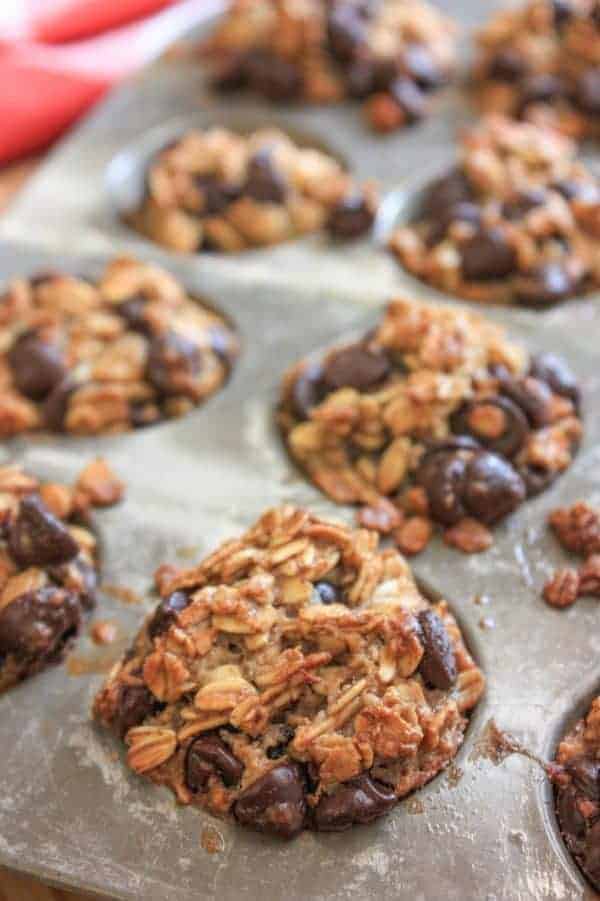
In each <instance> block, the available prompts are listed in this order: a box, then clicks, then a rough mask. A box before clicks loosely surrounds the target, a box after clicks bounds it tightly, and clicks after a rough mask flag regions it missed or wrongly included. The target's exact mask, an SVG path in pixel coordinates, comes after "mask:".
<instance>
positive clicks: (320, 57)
mask: <svg viewBox="0 0 600 901" xmlns="http://www.w3.org/2000/svg"><path fill="white" fill-rule="evenodd" d="M455 30H456V29H455V26H454V24H453V23H452V22H451V21H450V20H449V19H448V18H446V17H445V16H444V15H442V14H441V12H439V11H438V10H437V9H436V8H435V7H434V6H431V5H430V4H429V3H427V2H422V0H382V2H381V0H380V2H377V0H375V2H373V0H330V2H329V0H327V2H326V0H305V2H302V3H297V2H295V0H234V2H233V3H232V4H231V6H230V8H229V11H228V13H227V14H226V15H225V17H224V19H223V21H222V23H221V25H220V26H219V27H218V28H217V30H216V33H215V34H214V35H213V36H212V37H211V39H210V40H209V42H208V44H207V45H206V46H205V47H204V48H203V51H204V52H203V55H204V58H205V59H208V61H209V63H211V64H212V70H213V78H214V83H215V84H216V85H217V86H218V87H220V88H221V89H238V88H250V89H251V90H253V91H255V92H257V93H259V94H261V95H263V96H264V97H266V98H267V99H269V100H272V101H279V102H286V103H289V102H290V101H303V102H308V103H335V102H338V101H340V100H343V99H345V98H354V99H358V100H363V101H364V103H365V107H364V110H365V116H366V119H367V121H368V122H369V123H370V124H371V126H372V127H373V128H375V129H377V130H379V131H391V130H394V129H397V128H402V127H404V126H405V125H409V124H411V123H413V122H416V121H418V120H419V119H422V118H423V117H424V116H425V115H426V114H427V112H428V107H429V97H430V95H431V94H432V93H434V92H435V91H436V90H438V89H439V88H440V87H441V86H442V85H443V84H444V83H445V82H446V81H447V80H448V78H449V76H450V74H451V72H452V69H453V67H454V63H455Z"/></svg>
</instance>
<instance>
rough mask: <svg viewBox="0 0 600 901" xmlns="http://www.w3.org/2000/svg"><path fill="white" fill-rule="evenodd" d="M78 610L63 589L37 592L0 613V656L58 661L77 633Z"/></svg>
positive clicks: (52, 588)
mask: <svg viewBox="0 0 600 901" xmlns="http://www.w3.org/2000/svg"><path fill="white" fill-rule="evenodd" d="M80 622H81V607H80V605H79V602H78V600H77V597H76V595H74V594H72V593H71V592H69V591H65V590H64V589H62V588H55V587H51V588H38V589H37V591H28V592H26V593H25V594H22V595H21V596H20V597H18V598H15V600H13V601H11V602H10V604H7V605H6V606H5V607H4V608H3V609H2V610H1V611H0V653H3V654H14V655H15V656H16V657H19V658H21V659H31V660H32V661H36V662H39V663H40V664H41V663H42V662H48V661H49V660H52V659H57V658H58V657H59V656H60V655H61V653H62V652H63V651H64V649H65V647H66V646H67V644H68V642H69V640H70V639H71V638H72V637H74V636H75V635H76V633H77V631H78V630H79V625H80Z"/></svg>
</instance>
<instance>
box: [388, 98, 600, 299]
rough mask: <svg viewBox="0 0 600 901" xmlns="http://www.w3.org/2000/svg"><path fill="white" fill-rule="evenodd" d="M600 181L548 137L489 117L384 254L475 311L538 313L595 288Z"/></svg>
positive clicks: (598, 283) (563, 143)
mask: <svg viewBox="0 0 600 901" xmlns="http://www.w3.org/2000/svg"><path fill="white" fill-rule="evenodd" d="M599 241H600V182H599V181H598V179H597V178H596V177H595V176H594V175H593V174H592V173H591V172H590V171H588V170H587V169H586V167H585V166H584V165H583V164H582V163H580V162H578V161H577V160H576V158H575V146H574V145H573V144H572V143H571V141H570V140H569V139H568V138H565V137H563V136H562V135H560V134H558V133H557V132H555V131H552V130H550V129H547V128H544V127H542V126H537V125H533V124H531V123H525V122H516V121H514V120H510V119H506V118H504V117H502V116H489V117H488V118H486V119H483V120H482V121H481V122H480V123H479V124H478V125H477V126H475V127H474V128H472V129H470V130H469V131H467V132H466V133H465V134H464V136H463V138H462V142H461V148H460V160H459V164H458V166H457V167H456V168H455V169H452V170H451V171H450V172H449V173H448V174H446V175H445V176H443V177H442V178H440V179H439V180H437V181H435V182H434V183H433V184H431V185H430V186H429V187H428V189H427V190H426V192H425V195H424V198H423V200H422V203H421V204H420V209H419V210H417V212H416V216H415V220H414V221H413V222H412V223H409V224H408V225H407V226H402V227H400V228H397V229H396V230H395V231H394V232H393V234H392V236H391V238H390V242H389V246H390V249H391V251H392V252H393V253H394V254H395V256H396V257H397V258H398V259H399V260H400V262H401V263H402V264H403V265H404V266H405V267H406V268H407V269H408V270H409V272H411V273H413V274H414V275H416V276H417V277H418V278H420V279H423V280H424V281H426V282H429V283H430V284H432V285H435V287H436V288H439V289H441V290H442V291H446V292H448V293H449V294H454V295H457V296H459V297H465V298H467V299H468V300H474V301H480V302H483V303H504V304H508V303H512V304H518V305H521V306H527V307H533V308H537V309H545V308H548V307H549V306H552V305H553V304H555V303H557V302H559V301H562V300H565V299H568V298H572V297H576V296H579V295H582V294H585V293H586V292H588V291H592V290H598V288H600V255H599V254H598V242H599Z"/></svg>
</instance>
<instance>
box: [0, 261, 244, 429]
mask: <svg viewBox="0 0 600 901" xmlns="http://www.w3.org/2000/svg"><path fill="white" fill-rule="evenodd" d="M0 336H1V339H2V353H1V354H0V437H3V438H6V437H9V436H12V435H18V434H20V433H22V432H30V431H34V430H39V429H49V430H51V431H60V432H70V433H72V434H75V435H92V434H98V433H116V432H123V431H126V430H128V429H132V428H137V427H141V426H145V425H151V424H152V423H155V422H158V421H159V420H161V419H164V418H168V417H174V416H181V415H183V414H184V413H187V412H188V411H189V410H191V409H192V408H193V407H194V406H196V405H197V404H199V403H201V402H202V401H203V400H205V399H206V398H207V397H208V396H209V395H210V394H212V393H213V392H215V391H216V390H217V389H218V388H220V387H221V385H222V384H223V383H224V381H225V380H226V379H227V376H228V373H229V370H230V367H231V366H232V364H233V362H234V360H235V357H236V354H237V339H236V337H235V335H234V334H233V332H232V330H231V328H230V326H229V325H228V324H227V323H226V322H225V321H224V320H223V319H222V318H221V317H220V316H218V315H217V314H216V313H214V312H213V311H212V310H210V309H208V308H207V307H204V306H202V305H201V304H200V303H199V302H197V301H195V300H193V299H192V298H190V297H189V296H188V295H187V294H186V292H185V290H184V289H183V288H182V286H181V285H180V284H179V282H178V281H177V280H176V279H175V278H174V277H173V276H172V275H170V274H169V273H168V272H166V271H165V270H164V269H160V268H159V267H158V266H153V265H151V264H147V263H142V262H140V261H136V260H133V259H129V258H125V257H123V258H120V259H116V260H114V261H113V262H111V263H110V264H109V265H108V266H107V267H106V270H105V272H104V274H103V275H102V277H101V278H100V280H99V281H98V282H97V283H93V282H91V281H89V280H87V279H85V278H77V277H75V276H72V275H65V274H61V273H44V274H41V275H39V276H37V277H34V278H29V279H26V278H19V279H14V280H13V281H12V282H11V283H10V284H9V286H8V288H7V289H6V291H5V293H4V295H3V298H2V313H1V319H0Z"/></svg>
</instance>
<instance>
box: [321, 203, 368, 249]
mask: <svg viewBox="0 0 600 901" xmlns="http://www.w3.org/2000/svg"><path fill="white" fill-rule="evenodd" d="M373 221H374V215H373V211H372V209H371V208H370V207H369V205H368V204H367V201H366V200H365V198H364V197H363V196H362V194H350V195H348V196H347V197H343V198H342V199H341V200H340V201H338V203H337V204H336V205H335V206H334V207H333V208H332V210H331V212H330V213H329V219H328V220H327V229H328V231H329V232H330V234H331V235H332V236H333V237H334V238H338V239H339V240H342V241H348V240H351V239H352V238H359V237H360V236H361V235H364V234H365V233H366V232H368V231H369V230H370V228H371V227H372V225H373Z"/></svg>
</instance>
